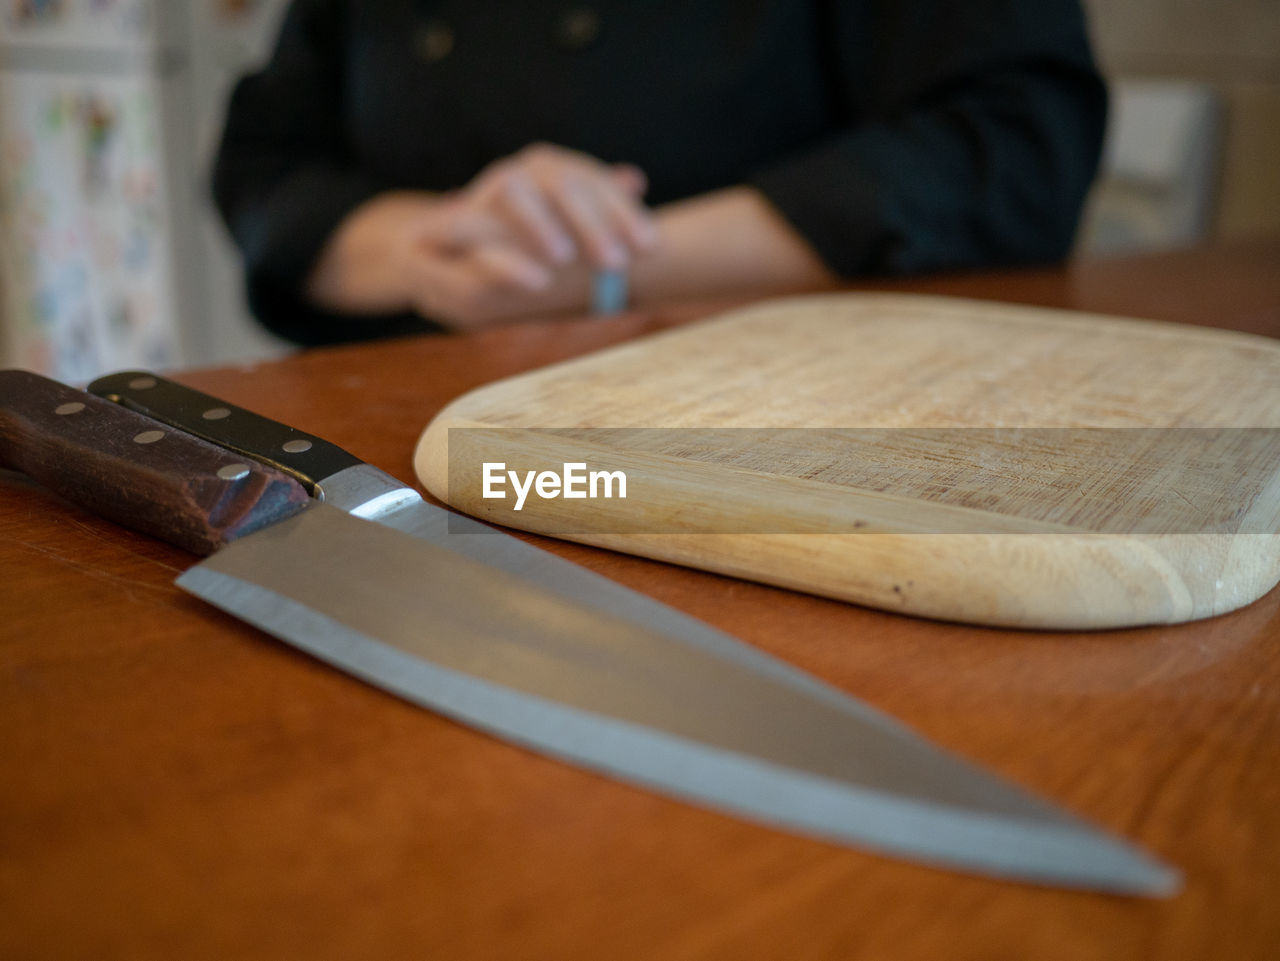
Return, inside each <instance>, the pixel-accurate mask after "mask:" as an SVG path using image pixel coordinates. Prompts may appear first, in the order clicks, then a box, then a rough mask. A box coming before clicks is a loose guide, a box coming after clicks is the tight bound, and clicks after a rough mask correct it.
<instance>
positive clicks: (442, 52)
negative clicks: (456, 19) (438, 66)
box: [413, 20, 453, 63]
mask: <svg viewBox="0 0 1280 961" xmlns="http://www.w3.org/2000/svg"><path fill="white" fill-rule="evenodd" d="M413 43H414V47H415V48H416V49H417V51H418V56H419V57H421V58H422V59H423V60H425V61H427V63H439V62H440V61H441V60H443V59H444V58H445V57H447V56H449V54H451V53H453V30H451V29H450V27H449V25H448V24H447V23H445V22H444V21H442V20H432V21H431V22H430V23H426V24H423V25H422V26H421V27H420V28H419V29H418V32H417V34H416V36H414V38H413Z"/></svg>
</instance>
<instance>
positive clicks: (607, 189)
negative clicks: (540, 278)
mask: <svg viewBox="0 0 1280 961" xmlns="http://www.w3.org/2000/svg"><path fill="white" fill-rule="evenodd" d="M646 187H647V182H646V179H645V176H644V174H643V173H642V172H641V171H640V170H639V169H638V168H636V167H634V166H631V165H630V164H605V163H603V162H601V161H599V160H597V159H595V158H594V157H591V156H588V155H587V154H583V153H580V152H578V151H575V150H568V149H565V148H564V147H557V146H553V145H551V144H532V145H530V146H528V147H525V148H524V149H523V150H521V151H519V152H518V153H515V154H512V155H511V156H510V157H505V158H503V159H502V160H498V161H495V162H494V163H492V164H490V165H489V166H488V167H486V168H485V169H484V170H482V171H481V172H480V173H479V175H477V176H476V178H475V179H474V180H472V181H471V183H470V184H468V185H467V187H465V188H464V189H463V190H462V191H460V193H459V200H460V202H461V203H462V204H463V205H464V207H465V208H466V211H465V214H466V215H470V216H473V217H481V218H490V219H491V220H493V221H497V222H499V223H501V224H504V225H505V226H506V227H507V228H508V229H509V230H510V232H511V237H512V238H513V239H515V240H517V241H518V242H519V243H520V244H521V246H522V247H524V248H525V250H527V251H528V252H529V253H530V254H531V255H533V256H534V257H538V258H540V259H542V260H544V261H545V262H547V263H549V264H552V265H563V264H568V263H571V262H573V261H575V260H582V261H585V262H586V263H588V264H589V265H591V266H593V267H596V268H600V269H609V270H619V269H622V268H625V267H626V266H627V265H628V264H629V263H630V262H631V260H632V259H633V258H634V257H636V256H638V255H642V254H644V253H647V252H649V251H651V250H653V249H654V247H655V246H656V245H657V242H658V231H657V227H656V225H655V223H654V219H653V216H652V214H651V213H650V212H649V211H648V210H647V209H646V208H645V207H644V205H643V204H642V203H641V198H642V197H643V196H644V191H645V188H646Z"/></svg>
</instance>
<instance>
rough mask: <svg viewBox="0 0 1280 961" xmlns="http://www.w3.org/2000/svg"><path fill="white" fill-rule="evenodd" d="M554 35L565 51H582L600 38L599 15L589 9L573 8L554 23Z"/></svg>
mask: <svg viewBox="0 0 1280 961" xmlns="http://www.w3.org/2000/svg"><path fill="white" fill-rule="evenodd" d="M555 35H556V42H557V43H558V44H560V46H562V47H564V48H565V49H566V50H583V49H585V48H586V47H589V46H591V44H593V43H595V41H596V38H597V37H598V36H600V14H598V13H596V12H595V11H594V10H592V9H591V8H590V7H574V8H573V9H572V10H569V11H567V12H566V13H565V14H564V15H563V16H562V17H560V19H559V20H558V21H556V30H555Z"/></svg>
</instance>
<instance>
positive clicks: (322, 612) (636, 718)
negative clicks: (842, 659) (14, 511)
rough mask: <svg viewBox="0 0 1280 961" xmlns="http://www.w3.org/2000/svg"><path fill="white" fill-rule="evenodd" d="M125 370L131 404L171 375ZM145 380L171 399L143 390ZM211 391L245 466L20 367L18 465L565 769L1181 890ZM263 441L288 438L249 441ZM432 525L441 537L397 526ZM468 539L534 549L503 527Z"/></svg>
mask: <svg viewBox="0 0 1280 961" xmlns="http://www.w3.org/2000/svg"><path fill="white" fill-rule="evenodd" d="M125 376H127V377H130V378H131V380H132V382H133V383H134V386H132V387H129V389H130V390H141V391H150V390H154V389H155V387H157V386H159V385H160V383H161V381H160V380H159V379H158V378H154V375H146V374H136V373H135V374H129V375H125ZM144 378H154V379H155V383H154V384H152V385H150V386H138V384H145V383H146V380H144ZM100 383H101V382H99V384H100ZM95 386H97V385H95ZM128 386H129V385H128V384H126V387H128ZM118 396H122V397H123V395H118ZM149 396H152V397H154V396H159V395H157V394H152V395H149ZM197 399H198V400H199V403H195V404H193V405H192V406H191V408H190V410H189V411H188V412H187V413H186V414H183V417H184V418H188V417H189V416H190V414H191V412H192V411H197V410H198V413H197V414H196V416H198V417H199V418H200V419H201V420H203V421H209V422H211V423H214V424H218V423H219V422H226V423H225V424H223V425H222V426H220V427H218V428H217V430H218V431H219V432H220V431H222V430H223V429H226V430H231V431H233V432H234V428H235V427H236V425H238V424H240V422H241V421H246V422H247V423H248V425H249V426H250V427H251V428H253V429H250V430H246V431H245V434H244V435H243V436H240V435H237V436H235V437H228V438H227V439H225V440H224V439H223V438H222V437H218V438H217V439H218V440H219V441H220V442H221V443H224V444H225V445H226V446H228V447H230V448H232V451H233V452H232V453H226V452H219V451H214V452H213V453H212V454H211V453H210V449H209V445H208V443H207V442H204V441H202V440H199V439H196V438H193V437H191V436H188V435H186V434H185V432H184V431H181V430H177V429H171V428H165V427H161V426H160V425H159V424H158V422H157V421H155V420H152V419H151V418H149V417H146V416H144V415H142V414H140V413H137V412H136V411H131V410H128V409H125V408H124V407H119V406H117V407H115V409H114V410H110V409H108V408H109V406H110V405H108V407H104V406H102V405H103V404H105V403H106V402H98V401H96V400H94V399H93V398H92V397H91V396H90V395H87V394H84V393H81V392H79V391H74V390H72V389H71V388H67V387H63V386H61V385H57V384H52V383H51V382H47V381H43V382H42V381H41V379H39V378H35V377H34V375H31V374H27V373H24V372H14V371H6V372H0V410H2V411H3V413H0V458H3V464H4V465H6V466H9V467H14V468H17V469H20V470H25V471H30V472H31V474H32V476H34V477H36V478H38V479H42V480H44V481H45V482H47V483H49V484H50V485H51V486H53V487H55V489H57V490H60V491H62V492H63V493H65V494H66V495H67V496H69V497H72V498H74V499H76V500H78V501H80V502H81V503H83V504H85V505H86V506H89V507H90V508H91V509H93V510H95V511H98V512H99V513H102V514H103V515H104V516H108V517H112V518H116V519H119V520H121V521H122V522H124V523H128V524H129V525H130V526H133V527H136V528H139V529H143V530H147V531H149V532H151V533H154V534H156V535H157V536H160V537H163V538H165V539H167V540H171V541H173V542H174V543H179V544H182V545H183V546H188V547H190V548H191V549H193V550H195V551H197V552H198V553H203V552H205V551H206V550H213V553H212V554H211V555H210V556H208V557H207V558H206V559H205V560H203V561H201V562H199V563H197V564H195V565H194V566H192V567H191V568H190V569H188V570H187V571H185V572H184V573H183V574H182V575H181V576H180V577H179V578H178V580H177V583H178V585H179V586H181V587H182V588H184V589H185V590H187V591H190V592H191V593H193V594H195V595H197V596H198V597H201V598H203V599H204V600H206V601H208V602H209V603H211V604H213V605H215V606H217V607H219V608H221V609H223V610H225V611H227V612H229V613H231V614H233V615H234V616H236V617H239V618H240V619H241V620H244V621H246V622H247V623H249V624H253V625H255V626H257V627H259V628H261V629H263V630H265V631H267V632H268V633H270V634H273V635H275V636H276V637H278V638H280V639H281V640H284V641H286V642H288V643H290V644H292V645H294V646H295V647H298V648H300V649H301V650H304V651H307V652H308V653H310V654H312V655H314V656H316V657H318V658H320V659H322V660H324V661H327V662H328V663H330V664H333V665H334V666H336V667H338V668H340V669H341V670H343V671H345V672H347V673H349V674H351V675H353V676H355V677H358V678H361V679H363V680H365V681H367V682H369V683H371V684H374V685H376V686H378V687H380V688H382V689H384V690H386V691H389V692H391V693H393V694H396V695H398V696H400V697H402V698H405V699H406V700H409V701H411V702H413V703H416V704H419V705H422V706H424V707H427V708H430V709H432V710H434V711H436V712H439V713H441V714H444V715H446V716H448V717H451V718H454V719H456V720H458V721H461V722H464V723H466V724H469V725H471V726H473V727H476V728H478V729H480V730H483V731H486V732H489V733H492V734H495V735H498V736H501V737H503V738H505V739H507V740H510V741H512V742H515V743H518V744H522V745H525V746H527V747H530V748H532V749H535V750H538V751H541V752H544V753H547V754H549V755H551V756H553V757H557V758H561V759H564V760H567V761H571V762H574V763H577V764H581V765H584V766H587V767H590V768H592V769H595V770H598V771H602V772H604V773H606V774H610V775H612V776H615V777H617V778H619V779H622V780H626V781H629V782H631V783H634V784H637V785H640V786H642V787H647V788H651V789H656V790H659V791H662V792H664V793H666V794H668V795H670V796H673V797H676V798H680V799H683V800H689V801H694V802H698V803H702V804H707V805H710V806H713V807H715V808H717V809H718V810H721V811H725V812H728V813H731V814H737V815H740V816H744V817H748V818H752V819H754V820H757V821H760V822H763V823H765V824H769V825H772V826H775V827H781V828H785V829H790V830H795V831H799V832H801V833H805V834H813V835H817V836H820V837H824V838H828V839H831V840H834V841H840V842H844V843H851V844H856V845H858V846H861V847H864V848H868V849H870V850H873V851H879V852H883V853H888V854H894V855H900V856H905V857H909V858H914V859H916V860H920V861H924V862H927V863H929V864H934V865H941V866H948V867H952V868H957V869H961V870H969V871H976V872H980V873H985V874H989V875H994V876H997V877H1003V878H1013V879H1020V880H1025V881H1032V882H1037V883H1043V884H1054V885H1064V886H1071V887H1084V888H1092V889H1098V890H1106V891H1113V892H1120V893H1140V894H1169V893H1171V892H1172V891H1174V890H1175V889H1176V887H1177V885H1178V875H1177V873H1176V872H1175V871H1173V870H1171V869H1170V868H1168V867H1166V866H1165V865H1163V864H1160V863H1159V862H1157V861H1154V860H1153V859H1151V858H1150V857H1148V856H1147V855H1146V854H1144V853H1143V852H1141V851H1139V850H1137V849H1136V848H1134V847H1132V846H1130V845H1129V844H1127V843H1126V842H1124V841H1122V840H1120V839H1118V838H1114V837H1112V836H1109V835H1107V834H1105V833H1104V832H1102V831H1100V830H1098V829H1097V828H1096V827H1094V826H1092V825H1089V824H1087V823H1085V822H1083V821H1081V820H1079V819H1077V818H1075V817H1072V816H1071V815H1068V814H1066V813H1065V812H1063V811H1061V810H1060V809H1058V808H1057V807H1055V806H1053V805H1051V804H1049V803H1047V802H1045V801H1042V800H1040V799H1038V798H1035V797H1032V796H1031V795H1029V794H1027V793H1025V792H1023V791H1021V790H1019V789H1018V788H1016V787H1014V786H1012V785H1010V784H1007V783H1006V782H1004V781H1001V780H1000V779H998V778H995V777H993V776H992V775H990V774H987V773H985V772H983V771H981V770H980V769H978V768H976V767H974V766H972V765H971V764H969V763H967V762H965V761H963V760H961V759H959V758H957V757H956V756H954V755H952V754H949V753H947V752H945V751H943V750H941V749H939V748H937V747H935V746H933V745H931V744H929V743H928V742H927V741H925V740H924V739H923V738H921V737H920V736H919V735H917V734H915V733H914V732H912V731H911V730H909V729H908V728H906V727H905V726H903V725H901V724H899V723H897V722H895V721H894V720H893V719H892V718H888V717H886V716H885V715H883V714H881V713H880V712H877V711H875V710H874V709H873V708H871V707H869V706H867V705H865V704H863V703H861V702H859V701H856V700H855V699H853V698H851V697H848V696H847V695H844V694H843V693H841V692H839V691H837V690H835V689H833V688H831V687H829V686H827V685H823V684H822V683H821V682H819V681H817V680H815V679H813V678H809V677H806V676H805V675H803V674H801V673H800V672H798V671H796V670H794V669H793V668H791V667H789V666H788V665H785V664H782V663H780V662H778V661H776V660H773V659H771V658H768V657H767V656H765V655H764V654H762V653H760V652H758V651H754V650H752V649H750V648H748V647H747V646H746V645H743V644H741V643H740V642H737V641H735V640H734V639H732V638H729V637H728V636H726V635H723V634H719V633H718V632H715V631H713V630H712V629H710V628H708V627H706V626H705V625H703V626H701V628H700V629H696V630H689V631H685V630H679V629H677V628H680V627H683V626H686V625H684V622H683V621H681V620H680V619H679V617H675V618H674V619H668V620H666V621H662V622H660V623H652V622H647V621H646V620H645V619H644V618H642V617H640V618H637V617H633V616H631V615H632V614H633V613H635V612H637V611H643V610H645V609H646V608H645V607H644V605H643V604H641V603H639V602H635V601H634V600H633V601H630V602H629V603H631V604H633V605H634V606H632V607H626V605H625V604H624V611H623V612H622V613H617V612H614V611H611V610H609V609H607V608H606V607H603V606H601V604H600V603H599V601H596V602H594V603H579V602H578V601H577V600H575V599H574V598H573V597H572V596H571V595H572V593H573V591H574V590H584V588H583V587H582V584H583V583H585V584H591V583H593V582H592V581H591V580H590V579H588V580H586V581H584V582H579V583H578V584H577V586H576V587H571V588H570V589H569V591H567V592H566V591H565V590H556V589H550V588H547V587H544V586H543V585H542V584H541V583H540V582H539V580H538V578H539V577H542V578H545V577H546V575H545V573H544V572H543V573H539V572H540V571H541V570H542V568H543V567H544V564H543V563H541V562H540V561H539V557H541V558H548V557H549V556H550V555H546V554H543V553H542V552H539V551H536V550H534V549H533V548H531V547H529V546H528V545H523V546H522V547H521V548H519V549H517V551H516V552H515V554H513V555H511V556H513V557H515V563H514V565H511V566H503V564H501V563H494V562H493V558H494V557H497V558H499V559H501V558H502V557H504V556H506V555H504V554H503V553H502V551H501V550H499V551H497V552H496V553H495V552H494V550H493V549H492V548H491V547H485V548H483V550H482V551H481V552H480V554H479V556H472V555H469V554H468V553H467V551H465V550H455V549H454V548H453V547H452V546H451V543H450V536H451V535H450V534H449V533H448V532H447V529H446V530H445V531H444V532H443V533H441V532H440V531H435V532H434V533H432V530H431V529H432V527H433V525H436V524H437V521H438V518H436V516H435V515H437V514H440V515H447V513H448V512H446V511H443V510H442V509H440V508H435V507H431V506H430V505H427V504H425V503H423V502H422V501H421V499H420V498H419V497H418V496H417V494H416V492H414V491H413V490H412V489H411V488H407V487H405V486H404V485H402V484H400V483H399V482H398V481H396V480H395V479H394V478H391V477H388V476H387V475H385V474H382V472H380V471H377V470H376V469H375V468H372V467H370V466H369V465H366V464H363V463H361V462H359V461H358V460H357V459H356V458H354V457H351V455H349V454H348V455H345V456H343V457H337V456H336V455H335V454H334V451H335V450H336V448H335V449H331V450H329V449H326V447H327V445H323V446H322V442H319V439H318V438H311V437H308V436H305V435H300V434H299V433H298V432H296V431H290V429H289V428H284V427H282V426H281V425H275V424H271V423H270V422H267V423H265V424H264V423H258V422H255V421H254V420H253V418H252V417H249V416H248V415H247V412H242V411H238V410H237V409H235V408H233V407H231V406H230V405H227V404H224V403H222V402H219V401H216V399H214V398H208V397H205V396H203V395H200V396H199V397H198V398H197ZM81 405H83V406H81ZM223 410H225V411H226V413H222V412H221V411H223ZM211 411H213V412H214V413H213V415H212V416H206V415H208V414H209V412H211ZM255 416H256V415H255ZM108 425H110V426H109V427H108ZM184 426H185V424H184ZM257 428H263V429H265V430H267V431H268V433H269V434H271V437H270V441H269V443H268V442H267V441H263V440H261V439H254V438H253V437H252V435H253V433H254V430H255V429H257ZM282 432H283V433H282ZM205 433H207V434H212V433H213V431H207V430H206V431H205ZM154 435H159V436H154ZM264 436H265V435H264ZM246 438H248V439H246ZM305 445H310V446H305ZM263 446H266V447H269V448H270V449H269V450H268V451H267V453H268V454H269V455H270V457H269V458H268V459H273V460H278V462H279V463H280V464H282V465H285V466H288V467H290V468H291V469H292V470H293V472H294V473H296V474H297V475H298V476H305V477H307V478H308V480H309V482H310V483H311V485H312V487H313V490H314V492H315V493H316V495H317V496H315V497H312V498H311V499H310V501H309V503H307V505H306V506H305V507H303V508H302V509H296V507H297V504H298V502H299V500H298V499H299V494H298V491H299V490H300V488H298V487H297V485H296V484H294V483H293V481H292V480H291V479H290V478H288V477H286V476H282V475H281V474H280V473H279V472H277V471H275V469H274V468H271V469H265V470H264V469H263V468H262V467H261V466H260V465H258V464H254V465H249V464H247V463H246V460H249V459H252V458H249V457H248V453H247V452H249V451H251V450H257V449H258V448H259V447H263ZM277 448H278V449H279V451H280V452H282V453H283V454H284V455H290V456H291V455H293V454H307V453H310V452H313V451H317V452H318V453H317V454H316V455H315V457H316V460H315V461H314V463H319V464H321V466H320V467H304V468H302V469H299V468H298V467H297V466H296V465H297V461H290V460H286V459H285V458H284V457H283V456H281V454H280V453H277V452H276V449H277ZM289 448H293V449H292V450H291V449H289ZM304 448H305V449H304ZM338 453H339V454H341V453H342V452H340V451H339V452H338ZM246 471H247V473H245V472H246ZM316 474H322V475H323V476H319V477H317V476H315V475H316ZM210 475H212V476H213V477H214V478H215V479H216V482H215V481H210V480H209V477H210ZM218 482H221V483H218ZM225 485H231V486H230V487H227V486H225ZM236 485H239V486H236ZM259 490H261V491H262V493H261V494H259ZM321 498H323V500H322V499H321ZM335 502H336V504H335ZM282 504H284V505H287V506H280V505H282ZM422 511H427V512H428V518H427V521H426V522H425V524H424V523H422V522H420V521H412V520H411V521H410V522H409V523H408V524H406V525H405V527H401V526H399V525H400V523H401V521H400V520H396V519H397V518H402V517H406V516H407V517H413V516H414V515H419V514H420V513H421V512H422ZM353 515H354V516H353ZM366 518H377V519H379V521H381V522H375V521H374V520H370V519H366ZM387 518H392V519H393V520H392V522H391V523H387V522H386V519H387ZM477 526H480V525H477ZM416 527H421V528H422V529H423V530H425V531H426V534H425V535H424V534H423V533H422V531H418V530H415V528H416ZM406 530H409V531H411V532H409V533H407V532H406ZM460 540H464V541H476V542H486V543H495V542H496V543H499V544H501V543H503V542H505V541H514V539H513V538H510V537H508V536H507V535H504V534H498V533H492V532H491V533H488V534H485V535H484V536H482V537H474V538H473V537H463V538H461V539H460ZM516 543H519V542H516ZM530 552H532V553H530ZM486 558H487V559H486ZM562 564H563V562H559V564H557V563H555V562H552V563H550V564H549V565H547V566H549V567H550V569H552V570H553V571H560V570H562V569H563V568H562V567H561V566H559V565H562ZM569 566H570V567H572V565H569ZM552 580H553V581H555V578H552ZM650 603H652V602H650ZM692 623H696V622H692Z"/></svg>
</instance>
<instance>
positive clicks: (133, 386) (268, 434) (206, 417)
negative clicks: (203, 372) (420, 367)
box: [89, 370, 363, 494]
mask: <svg viewBox="0 0 1280 961" xmlns="http://www.w3.org/2000/svg"><path fill="white" fill-rule="evenodd" d="M89 392H90V393H93V394H97V395H98V396H99V397H105V398H106V399H107V400H110V401H114V402H115V403H117V404H122V405H124V406H125V407H128V408H129V409H130V410H135V411H137V412H138V413H140V414H146V415H147V416H148V417H151V418H154V419H155V420H158V421H160V422H162V423H165V424H168V425H169V426H171V427H176V428H178V429H179V430H184V431H186V432H187V433H188V434H194V435H196V436H197V437H203V438H204V439H205V440H207V441H209V442H210V443H213V444H217V445H218V446H219V447H226V448H227V449H229V450H233V451H235V452H236V453H238V454H240V455H241V456H243V457H249V458H252V459H253V460H256V461H258V462H259V463H262V464H269V465H270V466H272V467H274V468H276V469H277V470H281V471H284V472H285V473H286V474H290V475H292V476H293V477H296V478H297V479H298V480H300V481H301V482H302V484H303V486H304V487H306V488H307V490H308V491H309V492H311V493H312V494H314V493H315V491H316V486H317V485H318V484H320V483H322V482H323V481H324V479H325V478H327V477H331V476H333V475H334V474H336V473H338V472H339V471H341V470H344V469H346V468H348V467H355V466H357V465H359V464H362V463H363V461H361V460H360V459H359V458H358V457H355V456H354V455H352V454H348V453H347V452H346V451H345V450H343V449H342V448H341V447H338V446H337V445H336V444H331V443H329V442H328V441H326V440H321V439H320V438H319V437H316V436H314V435H312V434H307V433H304V432H303V431H300V430H297V429H296V428H293V427H288V426H286V425H284V424H281V423H279V422H278V421H274V420H271V419H270V418H269V417H263V416H262V415H261V414H255V413H253V412H252V411H248V410H245V409H244V408H242V407H236V406H235V405H234V404H228V403H227V402H226V401H224V400H219V399H218V398H217V397H211V396H209V395H208V394H204V393H201V392H200V391H198V390H194V389H192V388H190V387H184V386H183V385H181V384H176V383H174V382H173V381H171V380H166V379H165V378H163V377H160V376H159V375H157V374H152V373H148V372H147V371H142V370H127V371H122V372H121V373H118V374H108V375H107V376H105V377H99V378H98V379H97V380H95V381H94V382H93V383H92V384H90V385H89Z"/></svg>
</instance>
